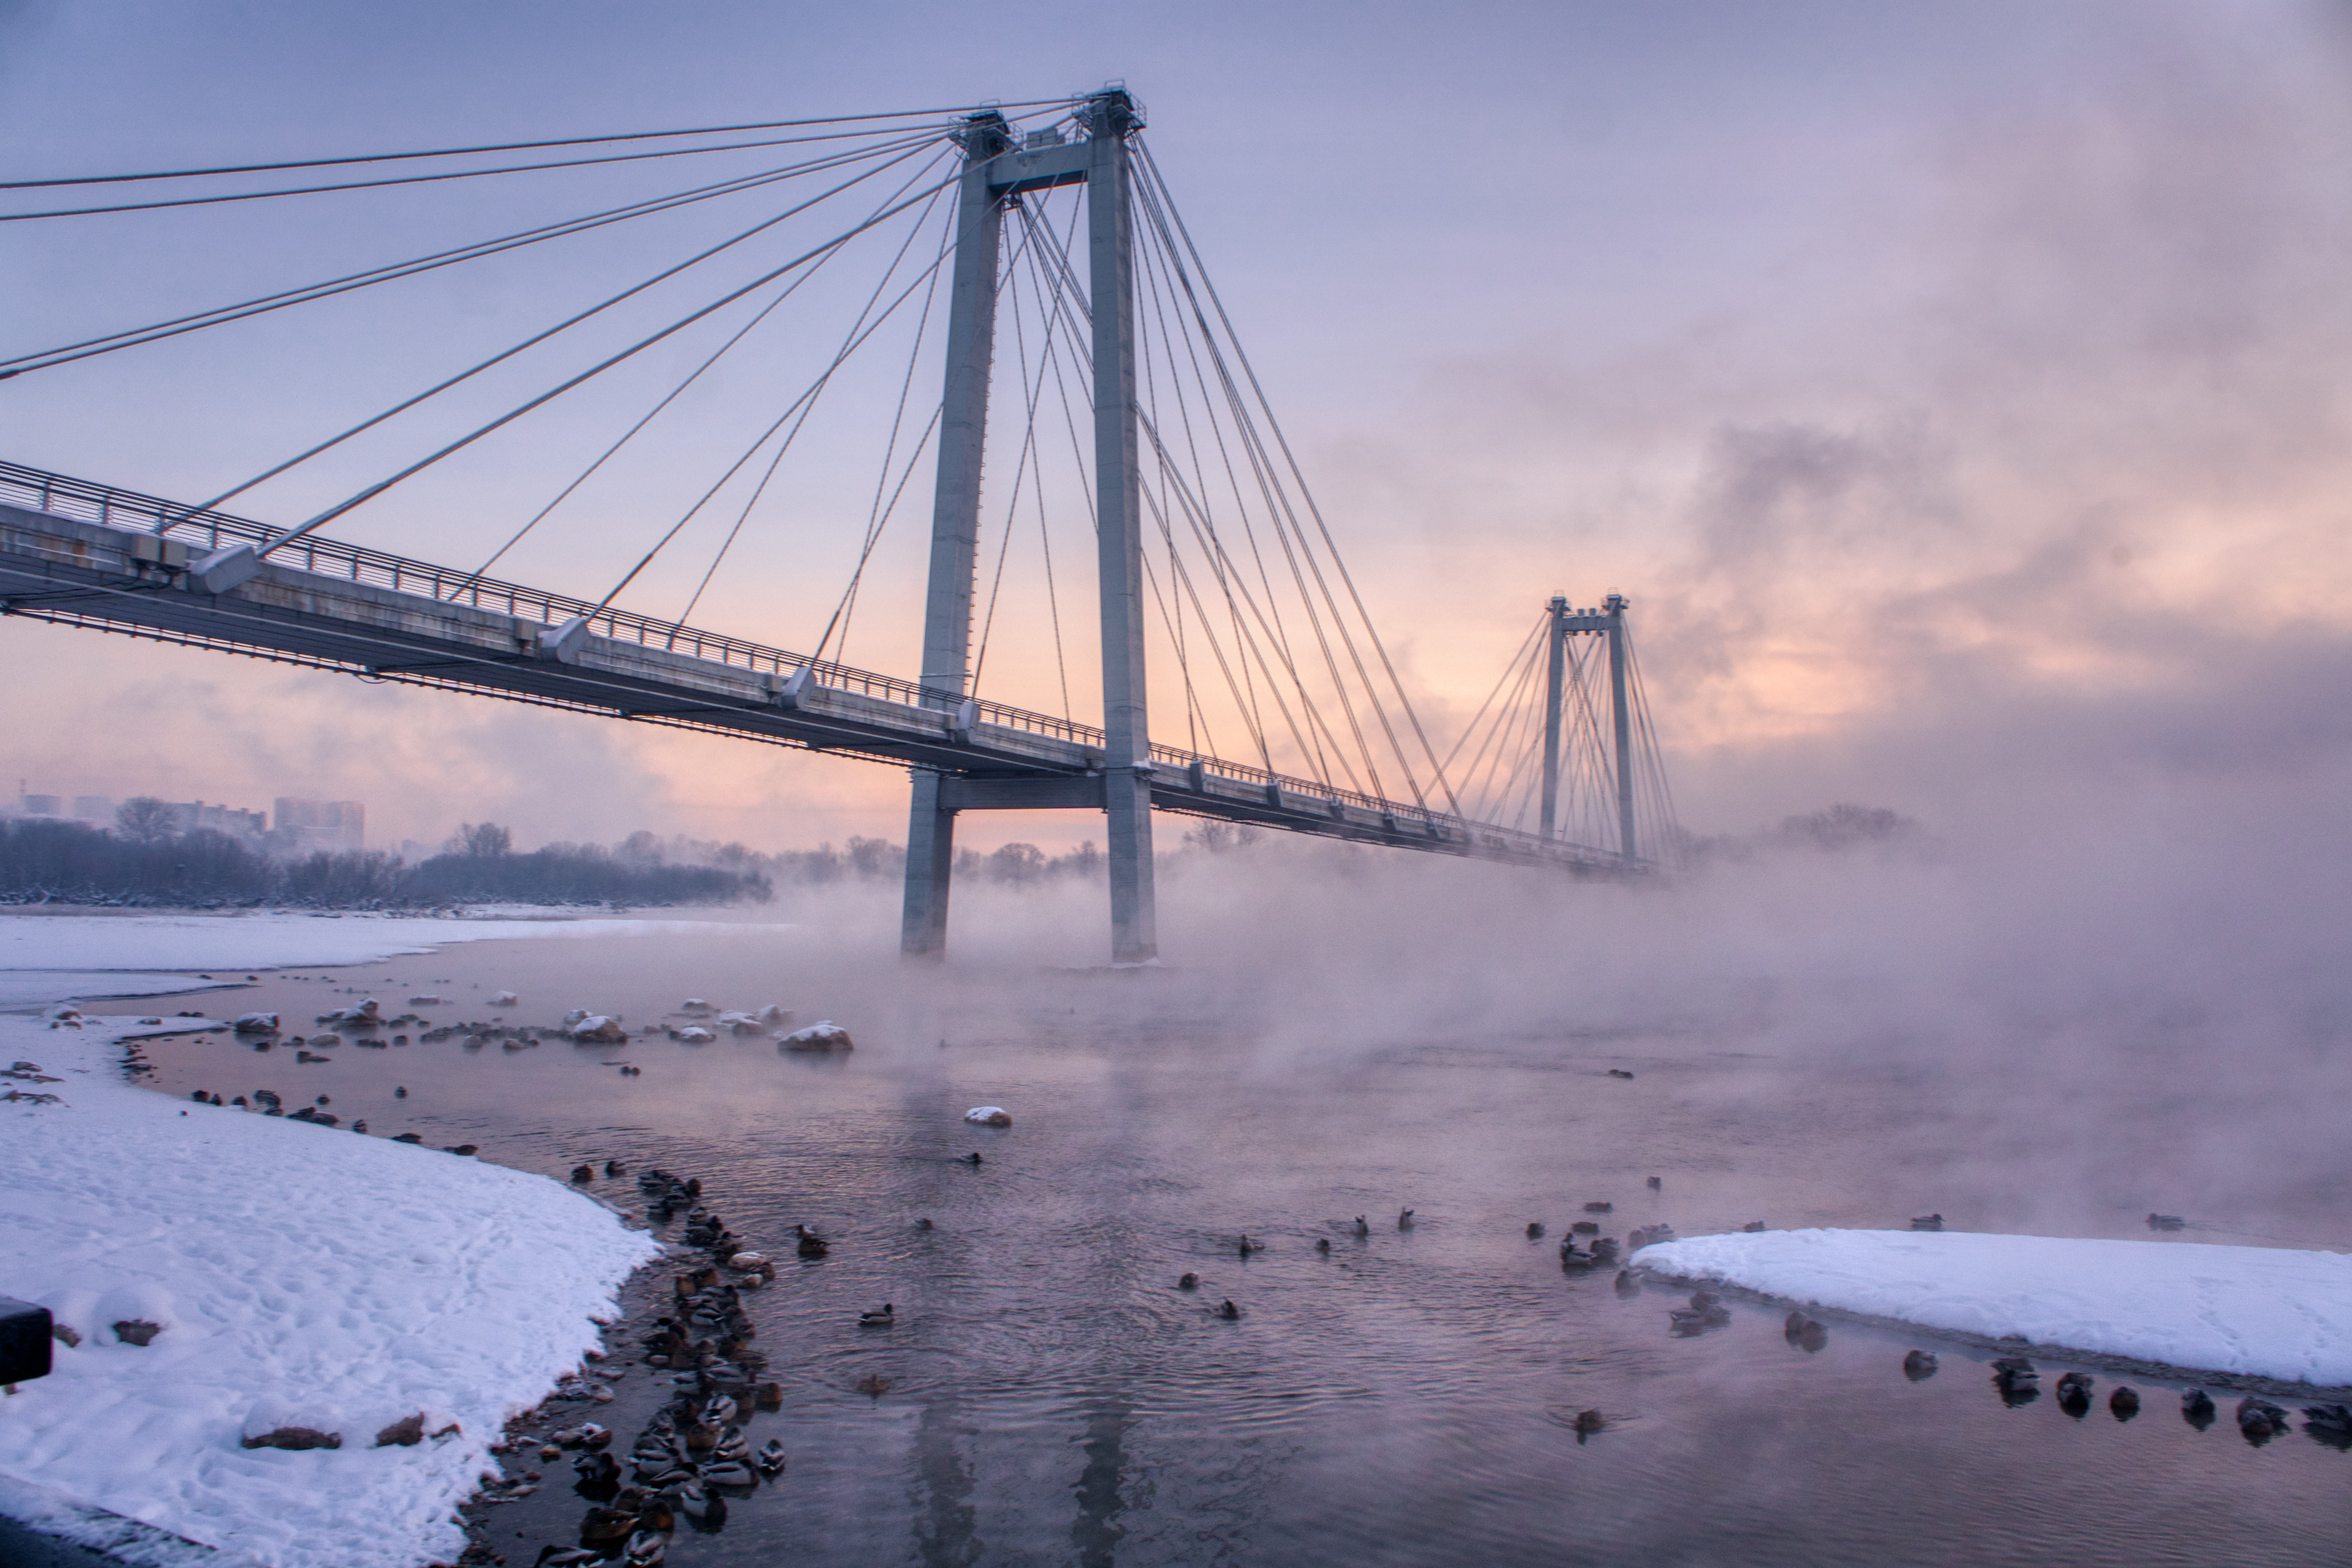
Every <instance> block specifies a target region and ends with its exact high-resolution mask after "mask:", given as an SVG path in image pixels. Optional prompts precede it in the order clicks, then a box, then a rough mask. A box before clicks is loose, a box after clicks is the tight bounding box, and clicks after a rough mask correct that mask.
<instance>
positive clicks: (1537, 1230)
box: [1528, 1219, 1544, 1241]
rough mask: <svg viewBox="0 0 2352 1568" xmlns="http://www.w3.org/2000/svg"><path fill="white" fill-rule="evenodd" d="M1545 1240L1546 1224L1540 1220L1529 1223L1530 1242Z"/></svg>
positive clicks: (1532, 1220)
mask: <svg viewBox="0 0 2352 1568" xmlns="http://www.w3.org/2000/svg"><path fill="white" fill-rule="evenodd" d="M1543 1238H1544V1222H1543V1221H1541V1220H1539V1219H1531V1220H1529V1221H1528V1240H1529V1241H1541V1240H1542V1239H1543Z"/></svg>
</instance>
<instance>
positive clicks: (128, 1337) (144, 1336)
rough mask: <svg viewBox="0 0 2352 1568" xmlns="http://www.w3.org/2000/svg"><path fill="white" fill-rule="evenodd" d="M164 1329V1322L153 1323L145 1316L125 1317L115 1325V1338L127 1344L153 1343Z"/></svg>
mask: <svg viewBox="0 0 2352 1568" xmlns="http://www.w3.org/2000/svg"><path fill="white" fill-rule="evenodd" d="M162 1332H163V1324H161V1323H151V1322H149V1321H147V1320H146V1319H144V1318H125V1319H123V1320H122V1321H121V1322H119V1323H117V1324H115V1325H114V1337H115V1339H116V1340H118V1341H120V1342H121V1343H123V1344H126V1345H152V1344H153V1343H154V1342H155V1336H156V1335H157V1334H160V1333H162Z"/></svg>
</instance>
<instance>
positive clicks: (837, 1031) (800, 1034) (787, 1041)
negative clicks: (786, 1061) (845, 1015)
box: [776, 1018, 856, 1051]
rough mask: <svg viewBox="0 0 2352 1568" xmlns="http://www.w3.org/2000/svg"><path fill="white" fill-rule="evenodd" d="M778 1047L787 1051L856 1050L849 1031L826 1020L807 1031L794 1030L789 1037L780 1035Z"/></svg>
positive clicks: (777, 1041) (777, 1039)
mask: <svg viewBox="0 0 2352 1568" xmlns="http://www.w3.org/2000/svg"><path fill="white" fill-rule="evenodd" d="M776 1046H777V1048H778V1049H780V1050H787V1051H846V1050H854V1049H856V1046H855V1044H854V1043H853V1042H852V1041H851V1039H850V1037H849V1031H848V1030H846V1029H845V1028H843V1027H842V1026H840V1025H838V1024H836V1023H835V1022H833V1021H832V1020H831V1019H829V1018H828V1019H826V1020H824V1022H822V1023H816V1024H811V1025H810V1026H808V1027H807V1028H805V1029H794V1030H793V1032H792V1033H791V1034H789V1035H778V1036H777V1037H776Z"/></svg>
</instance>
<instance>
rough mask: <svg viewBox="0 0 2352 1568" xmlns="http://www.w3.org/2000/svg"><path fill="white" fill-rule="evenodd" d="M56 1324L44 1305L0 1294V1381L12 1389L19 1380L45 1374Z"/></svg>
mask: <svg viewBox="0 0 2352 1568" xmlns="http://www.w3.org/2000/svg"><path fill="white" fill-rule="evenodd" d="M57 1328H58V1324H57V1321H56V1320H55V1319H53V1318H51V1317H50V1316H49V1310H48V1309H47V1307H37V1306H35V1305H34V1304H33V1303H32V1302H30V1301H19V1300H16V1298H15V1297H13V1296H0V1384H5V1385H7V1386H8V1387H9V1388H11V1389H14V1388H15V1387H16V1384H20V1383H30V1382H32V1381H33V1380H34V1379H35V1378H37V1377H47V1376H48V1375H49V1368H50V1366H51V1364H52V1362H51V1358H52V1356H53V1355H54V1354H55V1351H54V1348H53V1347H54V1346H55V1345H56V1343H57V1341H56V1339H55V1338H54V1337H53V1336H54V1335H55V1334H56V1331H57ZM66 1332H68V1333H71V1332H72V1330H71V1329H68V1330H67V1331H66ZM68 1343H71V1341H68Z"/></svg>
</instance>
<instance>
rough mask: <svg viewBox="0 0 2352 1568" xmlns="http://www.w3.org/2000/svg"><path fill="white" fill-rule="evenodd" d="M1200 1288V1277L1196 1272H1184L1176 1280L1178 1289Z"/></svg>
mask: <svg viewBox="0 0 2352 1568" xmlns="http://www.w3.org/2000/svg"><path fill="white" fill-rule="evenodd" d="M1200 1288H1201V1277H1200V1276H1199V1275H1198V1274H1186V1275H1184V1276H1182V1277H1181V1278H1180V1279H1178V1280H1177V1281H1176V1289H1179V1290H1198V1289H1200Z"/></svg>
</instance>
